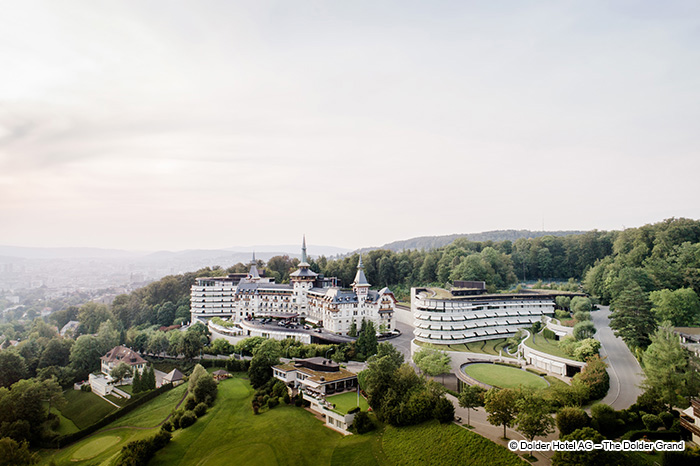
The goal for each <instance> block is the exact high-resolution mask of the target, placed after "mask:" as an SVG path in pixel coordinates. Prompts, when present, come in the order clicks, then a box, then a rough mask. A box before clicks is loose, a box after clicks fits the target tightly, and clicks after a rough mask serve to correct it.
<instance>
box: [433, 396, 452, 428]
mask: <svg viewBox="0 0 700 466" xmlns="http://www.w3.org/2000/svg"><path fill="white" fill-rule="evenodd" d="M433 417H434V418H435V419H437V420H438V421H440V422H441V423H442V424H447V423H448V422H452V421H453V420H454V418H455V407H454V405H453V404H452V402H451V401H450V400H448V399H447V398H445V397H444V396H441V397H440V398H438V399H437V401H436V402H435V407H434V408H433Z"/></svg>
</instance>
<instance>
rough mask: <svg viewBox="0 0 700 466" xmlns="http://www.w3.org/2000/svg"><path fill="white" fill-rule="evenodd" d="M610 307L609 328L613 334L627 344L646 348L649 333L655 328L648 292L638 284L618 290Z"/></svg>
mask: <svg viewBox="0 0 700 466" xmlns="http://www.w3.org/2000/svg"><path fill="white" fill-rule="evenodd" d="M610 309H611V310H612V311H613V312H612V314H610V328H611V329H613V330H614V331H615V335H616V336H618V337H620V338H622V339H623V340H624V341H625V343H627V345H628V346H632V347H640V348H646V347H647V346H648V345H649V335H650V334H651V333H652V332H653V331H654V329H655V328H656V321H655V319H654V315H653V314H652V313H651V302H650V301H649V293H647V292H645V291H644V290H642V288H641V287H640V286H639V285H633V286H632V287H631V288H629V289H625V290H623V291H622V292H620V294H619V296H618V297H617V298H616V299H615V300H614V301H613V302H612V304H611V305H610Z"/></svg>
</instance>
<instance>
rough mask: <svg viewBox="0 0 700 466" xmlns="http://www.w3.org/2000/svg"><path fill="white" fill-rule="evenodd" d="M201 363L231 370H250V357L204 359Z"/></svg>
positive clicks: (207, 366)
mask: <svg viewBox="0 0 700 466" xmlns="http://www.w3.org/2000/svg"><path fill="white" fill-rule="evenodd" d="M199 363H200V364H201V365H202V366H203V367H205V368H211V367H223V368H225V369H226V370H227V371H229V372H248V368H249V367H250V359H202V360H201V361H199Z"/></svg>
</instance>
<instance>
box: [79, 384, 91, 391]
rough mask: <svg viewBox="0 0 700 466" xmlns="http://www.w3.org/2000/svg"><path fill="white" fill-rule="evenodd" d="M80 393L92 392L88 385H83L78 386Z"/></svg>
mask: <svg viewBox="0 0 700 466" xmlns="http://www.w3.org/2000/svg"><path fill="white" fill-rule="evenodd" d="M80 391H81V392H91V391H92V387H91V386H90V384H88V383H84V384H82V385H81V386H80Z"/></svg>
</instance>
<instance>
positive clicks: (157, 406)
mask: <svg viewBox="0 0 700 466" xmlns="http://www.w3.org/2000/svg"><path fill="white" fill-rule="evenodd" d="M186 390H187V388H186V385H181V386H179V387H176V388H174V389H172V390H170V391H168V392H166V393H163V394H162V395H159V396H158V397H156V398H155V399H153V400H151V401H149V402H148V403H146V404H144V405H143V406H140V407H138V408H137V409H135V410H134V411H133V412H131V413H129V414H127V415H126V416H124V417H122V418H120V419H118V420H117V421H115V422H113V423H111V424H109V425H108V426H106V427H105V428H104V429H102V430H101V431H100V432H98V433H96V434H93V435H90V436H88V437H86V438H84V439H83V440H80V441H78V442H76V443H75V444H73V445H69V446H67V447H65V448H63V449H61V450H42V451H40V456H41V459H40V461H39V464H49V463H50V462H51V460H53V461H54V462H55V463H56V464H58V465H61V464H70V465H73V464H75V465H98V464H105V465H110V464H111V463H112V461H113V460H114V458H116V456H117V455H118V454H119V452H120V451H121V448H122V447H123V446H124V445H126V444H127V443H128V442H132V441H134V440H140V439H143V438H147V437H151V436H152V435H154V434H155V433H157V432H158V429H157V426H158V425H159V424H160V423H161V422H162V421H163V420H164V419H165V418H166V417H167V416H168V415H169V414H170V412H171V411H172V410H173V409H174V408H175V406H176V405H177V403H178V402H179V401H180V400H181V399H182V396H183V395H184V393H185V391H186ZM93 396H96V395H93ZM100 401H102V400H100ZM110 406H111V405H110ZM120 426H134V427H137V428H136V429H132V428H128V427H120Z"/></svg>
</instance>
